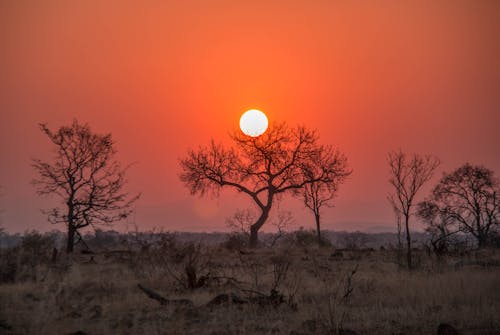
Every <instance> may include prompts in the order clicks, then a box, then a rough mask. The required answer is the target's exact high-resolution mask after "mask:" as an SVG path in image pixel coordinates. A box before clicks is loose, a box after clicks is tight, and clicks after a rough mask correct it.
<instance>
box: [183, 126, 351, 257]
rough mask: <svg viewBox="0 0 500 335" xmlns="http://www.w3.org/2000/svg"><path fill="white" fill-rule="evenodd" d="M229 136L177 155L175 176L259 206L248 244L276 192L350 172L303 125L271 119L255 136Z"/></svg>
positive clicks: (193, 187) (199, 189)
mask: <svg viewBox="0 0 500 335" xmlns="http://www.w3.org/2000/svg"><path fill="white" fill-rule="evenodd" d="M231 140H232V141H233V143H234V146H232V147H230V148H226V147H224V146H223V145H222V144H216V143H215V142H214V141H212V142H211V143H210V145H209V146H206V147H199V148H198V149H197V150H190V151H189V152H188V154H187V156H186V157H184V158H182V159H181V160H180V165H181V169H182V171H181V174H180V179H181V181H182V182H183V183H184V184H185V185H186V186H187V187H188V188H189V190H190V191H191V193H192V194H199V195H204V194H205V193H206V192H213V193H214V194H216V195H218V194H219V191H220V190H221V189H222V188H232V189H234V190H237V191H238V192H241V193H243V194H246V195H247V196H248V197H249V198H250V199H251V200H252V201H253V203H254V204H255V205H256V206H257V208H258V209H259V215H258V218H257V219H256V221H255V222H254V223H253V224H252V225H251V227H250V245H251V246H252V247H255V246H256V245H257V242H258V232H259V229H260V228H261V227H262V226H263V225H264V224H265V222H266V220H267V219H268V217H269V213H270V211H271V208H272V206H273V204H274V202H275V201H276V199H277V198H278V197H280V196H281V195H283V194H286V193H290V194H294V192H297V191H300V190H302V189H303V188H304V187H305V186H306V185H309V184H311V183H316V182H321V183H325V184H329V183H337V182H339V180H342V179H343V178H344V177H345V176H347V175H349V174H350V170H349V169H348V167H347V159H346V157H345V156H344V155H343V154H341V153H340V152H339V151H337V150H335V149H333V148H332V147H331V146H325V145H320V144H319V141H318V140H319V139H318V134H317V132H316V131H315V130H310V129H307V128H305V127H303V126H298V127H296V128H289V127H288V126H287V125H286V124H285V123H280V124H273V125H272V126H271V127H270V128H269V129H268V130H267V132H266V133H264V134H263V135H261V136H258V137H250V136H247V135H244V134H243V133H241V132H239V131H238V132H235V133H233V134H232V135H231Z"/></svg>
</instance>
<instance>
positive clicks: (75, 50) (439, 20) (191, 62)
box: [0, 0, 500, 232]
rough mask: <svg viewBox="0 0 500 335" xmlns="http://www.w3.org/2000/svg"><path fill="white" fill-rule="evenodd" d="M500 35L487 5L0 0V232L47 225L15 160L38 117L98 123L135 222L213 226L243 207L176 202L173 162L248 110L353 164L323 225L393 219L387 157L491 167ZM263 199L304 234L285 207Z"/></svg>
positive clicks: (496, 158) (180, 197)
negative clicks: (399, 153) (429, 157)
mask: <svg viewBox="0 0 500 335" xmlns="http://www.w3.org/2000/svg"><path fill="white" fill-rule="evenodd" d="M499 41H500V1H494V0H492V1H482V0H470V1H451V0H450V1H435V0H432V1H341V0H339V1H335V0H329V1H319V0H318V1H305V0H300V1H292V0H287V1H272V0H265V1H264V0H262V1H260V0H254V1H234V0H227V1H219V0H213V1H212V0H211V1H208V0H206V1H126V0H116V1H111V0H104V1H24V0H16V1H2V0H0V186H1V190H0V193H1V195H0V209H2V210H3V213H2V214H0V216H1V221H2V224H3V226H4V227H6V228H7V229H8V230H9V231H12V232H22V231H24V230H26V229H40V230H48V229H53V228H56V227H54V226H51V225H50V224H49V223H47V220H46V217H45V216H44V215H43V214H42V213H41V212H40V209H42V208H47V207H50V206H51V205H53V204H55V203H56V201H57V200H56V199H55V198H54V199H50V198H40V197H38V196H37V195H36V194H35V190H34V188H33V186H32V185H31V184H30V181H31V179H32V178H33V177H34V172H33V169H32V168H31V167H30V159H31V158H35V157H36V158H44V159H49V158H50V157H51V147H50V144H49V141H48V139H47V138H46V137H45V136H44V135H43V134H42V133H41V132H40V131H39V129H38V126H37V125H38V123H40V122H47V123H48V125H49V127H51V128H53V129H55V128H57V127H59V126H61V125H66V124H69V123H70V122H71V121H72V120H73V119H74V118H76V119H78V120H79V121H81V122H88V123H89V124H90V126H91V127H92V129H93V130H94V131H96V132H99V133H106V132H111V133H112V135H113V138H114V140H115V141H116V146H117V149H118V150H119V159H120V161H121V162H123V163H124V164H128V163H135V164H134V165H133V167H132V168H131V169H130V171H129V173H128V179H129V181H130V182H129V185H128V186H129V187H128V189H129V190H130V191H132V192H142V197H141V199H140V200H139V201H138V202H137V206H136V215H135V222H136V224H137V225H138V226H139V227H140V228H141V229H150V228H153V227H158V228H163V229H166V230H183V231H213V230H225V229H226V227H225V224H224V219H225V218H226V217H227V216H229V215H230V214H231V213H233V212H234V211H235V209H236V208H238V207H239V208H245V207H248V206H250V205H251V201H248V199H246V198H245V197H244V196H237V197H234V193H231V192H224V193H223V194H222V196H221V197H220V198H219V199H199V198H196V197H192V196H190V195H189V192H188V190H187V189H186V188H184V186H183V185H182V184H181V182H180V181H179V177H178V174H179V172H180V168H179V163H178V159H179V158H180V157H181V156H183V155H184V154H185V153H186V151H187V150H188V149H189V148H192V147H197V146H198V145H200V144H207V143H208V142H209V141H210V139H211V138H214V139H215V140H220V141H225V142H227V141H228V136H227V135H228V132H230V131H232V130H234V129H235V128H237V127H238V120H239V118H240V116H241V114H242V113H243V112H244V111H245V110H247V109H250V108H258V109H260V110H262V111H264V112H265V113H266V114H267V116H268V117H269V119H270V122H271V123H272V122H275V121H278V122H280V121H286V122H287V123H289V124H290V125H292V126H293V125H296V124H303V125H306V126H308V127H311V128H317V129H318V131H319V133H320V136H321V142H322V143H325V144H333V145H335V146H337V147H338V148H339V149H340V150H341V151H342V152H344V153H345V154H346V155H347V157H348V159H349V164H350V166H351V167H352V169H353V170H354V172H353V174H352V175H351V176H350V178H349V179H348V180H347V181H346V183H345V184H344V185H342V186H341V188H340V191H339V194H338V198H337V199H336V200H335V207H333V208H328V209H326V210H325V213H324V218H323V227H324V228H325V229H336V230H356V229H375V228H377V227H380V226H392V225H393V222H394V220H393V214H392V211H391V208H390V206H389V204H388V202H387V200H386V195H387V193H388V192H389V191H390V188H389V183H388V181H387V180H388V166H387V163H386V157H387V152H388V151H390V150H395V149H398V148H401V149H403V150H404V151H408V152H417V153H422V154H433V155H436V156H438V157H439V158H440V159H441V161H442V165H441V167H440V169H439V171H438V172H437V173H436V176H435V178H434V180H433V181H432V182H431V184H429V187H430V186H431V185H432V183H434V182H435V181H436V180H437V179H438V178H439V176H440V175H441V174H442V173H443V172H444V171H450V170H452V169H454V168H456V167H458V166H459V165H461V164H463V163H465V162H467V161H469V162H471V163H478V164H483V165H485V166H487V167H489V168H490V169H492V170H494V171H495V173H496V174H497V176H500V42H499ZM429 187H427V189H426V190H424V192H423V193H421V194H420V199H422V198H423V197H424V196H425V195H426V193H427V191H428V189H429ZM280 209H282V210H292V211H293V213H294V215H295V218H296V226H297V227H298V226H305V227H309V228H313V227H314V220H313V217H312V216H311V215H309V213H308V212H307V211H306V210H305V209H302V204H301V202H299V201H297V200H294V201H288V200H287V199H284V201H283V202H282V203H281V204H280ZM58 228H59V229H63V227H58ZM117 228H118V226H117ZM264 230H266V229H265V227H264Z"/></svg>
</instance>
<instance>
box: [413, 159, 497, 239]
mask: <svg viewBox="0 0 500 335" xmlns="http://www.w3.org/2000/svg"><path fill="white" fill-rule="evenodd" d="M499 193H500V184H499V182H498V179H496V178H495V176H494V173H493V171H492V170H489V169H487V168H485V167H483V166H478V165H471V164H468V163H467V164H465V165H463V166H461V167H459V168H458V169H456V170H455V171H453V172H451V173H449V174H445V175H444V176H443V178H442V179H441V180H440V181H439V183H438V184H437V185H436V186H435V187H434V189H433V190H432V198H431V200H429V201H428V206H432V208H434V211H435V212H436V213H438V214H436V215H439V216H440V217H441V220H442V221H444V222H445V223H446V226H447V227H452V229H454V230H455V231H457V230H458V231H461V232H464V233H467V234H471V235H472V236H474V238H475V239H476V240H477V244H478V247H480V248H481V247H485V246H487V245H488V243H489V242H490V239H491V238H492V236H494V235H495V234H496V232H497V231H498V227H499V220H500V197H499ZM422 206H423V205H422ZM453 227H454V228H453Z"/></svg>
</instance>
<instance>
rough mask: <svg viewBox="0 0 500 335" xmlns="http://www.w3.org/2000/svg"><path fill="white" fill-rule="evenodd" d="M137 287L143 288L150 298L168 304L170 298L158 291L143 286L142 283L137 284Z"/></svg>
mask: <svg viewBox="0 0 500 335" xmlns="http://www.w3.org/2000/svg"><path fill="white" fill-rule="evenodd" d="M137 287H138V288H140V289H141V291H142V292H144V293H145V294H146V295H147V296H148V297H149V298H151V299H154V300H156V301H158V302H159V303H160V305H168V304H169V302H170V301H169V300H168V299H165V298H164V297H162V296H161V295H160V294H158V293H156V292H155V291H153V290H152V289H149V288H147V287H144V286H142V285H141V284H137Z"/></svg>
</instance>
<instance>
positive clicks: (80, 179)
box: [32, 120, 139, 253]
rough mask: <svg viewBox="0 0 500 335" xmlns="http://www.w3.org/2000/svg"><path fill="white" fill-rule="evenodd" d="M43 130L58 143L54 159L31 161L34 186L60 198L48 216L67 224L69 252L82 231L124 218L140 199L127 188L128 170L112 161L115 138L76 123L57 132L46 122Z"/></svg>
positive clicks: (52, 219)
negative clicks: (130, 193) (126, 172)
mask: <svg viewBox="0 0 500 335" xmlns="http://www.w3.org/2000/svg"><path fill="white" fill-rule="evenodd" d="M40 129H41V131H42V132H43V133H44V134H45V135H47V137H48V138H49V140H50V141H51V142H52V143H53V144H54V146H55V155H54V158H53V160H52V162H46V161H43V160H40V159H33V160H32V166H33V168H34V169H35V171H36V172H37V173H38V177H37V178H36V179H34V180H33V184H34V185H35V187H36V190H37V193H38V194H39V195H48V196H51V195H56V196H57V197H58V198H59V199H60V200H61V205H60V206H58V207H55V208H52V209H50V210H46V211H44V212H45V213H46V214H48V218H49V221H50V222H51V223H54V224H58V223H63V224H65V225H66V227H67V245H66V251H67V252H68V253H71V252H72V251H73V247H74V245H75V243H76V242H78V240H76V237H77V235H78V236H80V234H79V232H78V230H79V229H81V228H84V227H87V226H93V227H95V226H97V225H103V224H104V225H106V224H111V223H112V222H115V221H119V220H121V219H124V218H126V217H127V216H128V215H129V214H130V213H131V212H132V208H131V206H132V204H133V203H134V202H135V201H136V200H137V199H138V197H139V195H135V196H132V197H131V196H129V194H128V193H126V192H124V190H123V189H124V186H125V184H126V179H125V171H126V169H123V168H122V167H121V165H120V164H119V163H118V162H117V161H116V160H114V156H115V154H116V150H115V148H114V143H113V141H112V139H111V134H104V135H101V134H95V133H93V132H92V131H91V130H90V127H89V126H88V125H87V124H80V123H78V121H77V120H74V121H73V123H72V124H71V125H70V126H63V127H60V128H59V129H57V130H56V131H51V130H50V129H49V128H48V127H47V125H46V124H40ZM80 238H81V237H80Z"/></svg>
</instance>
